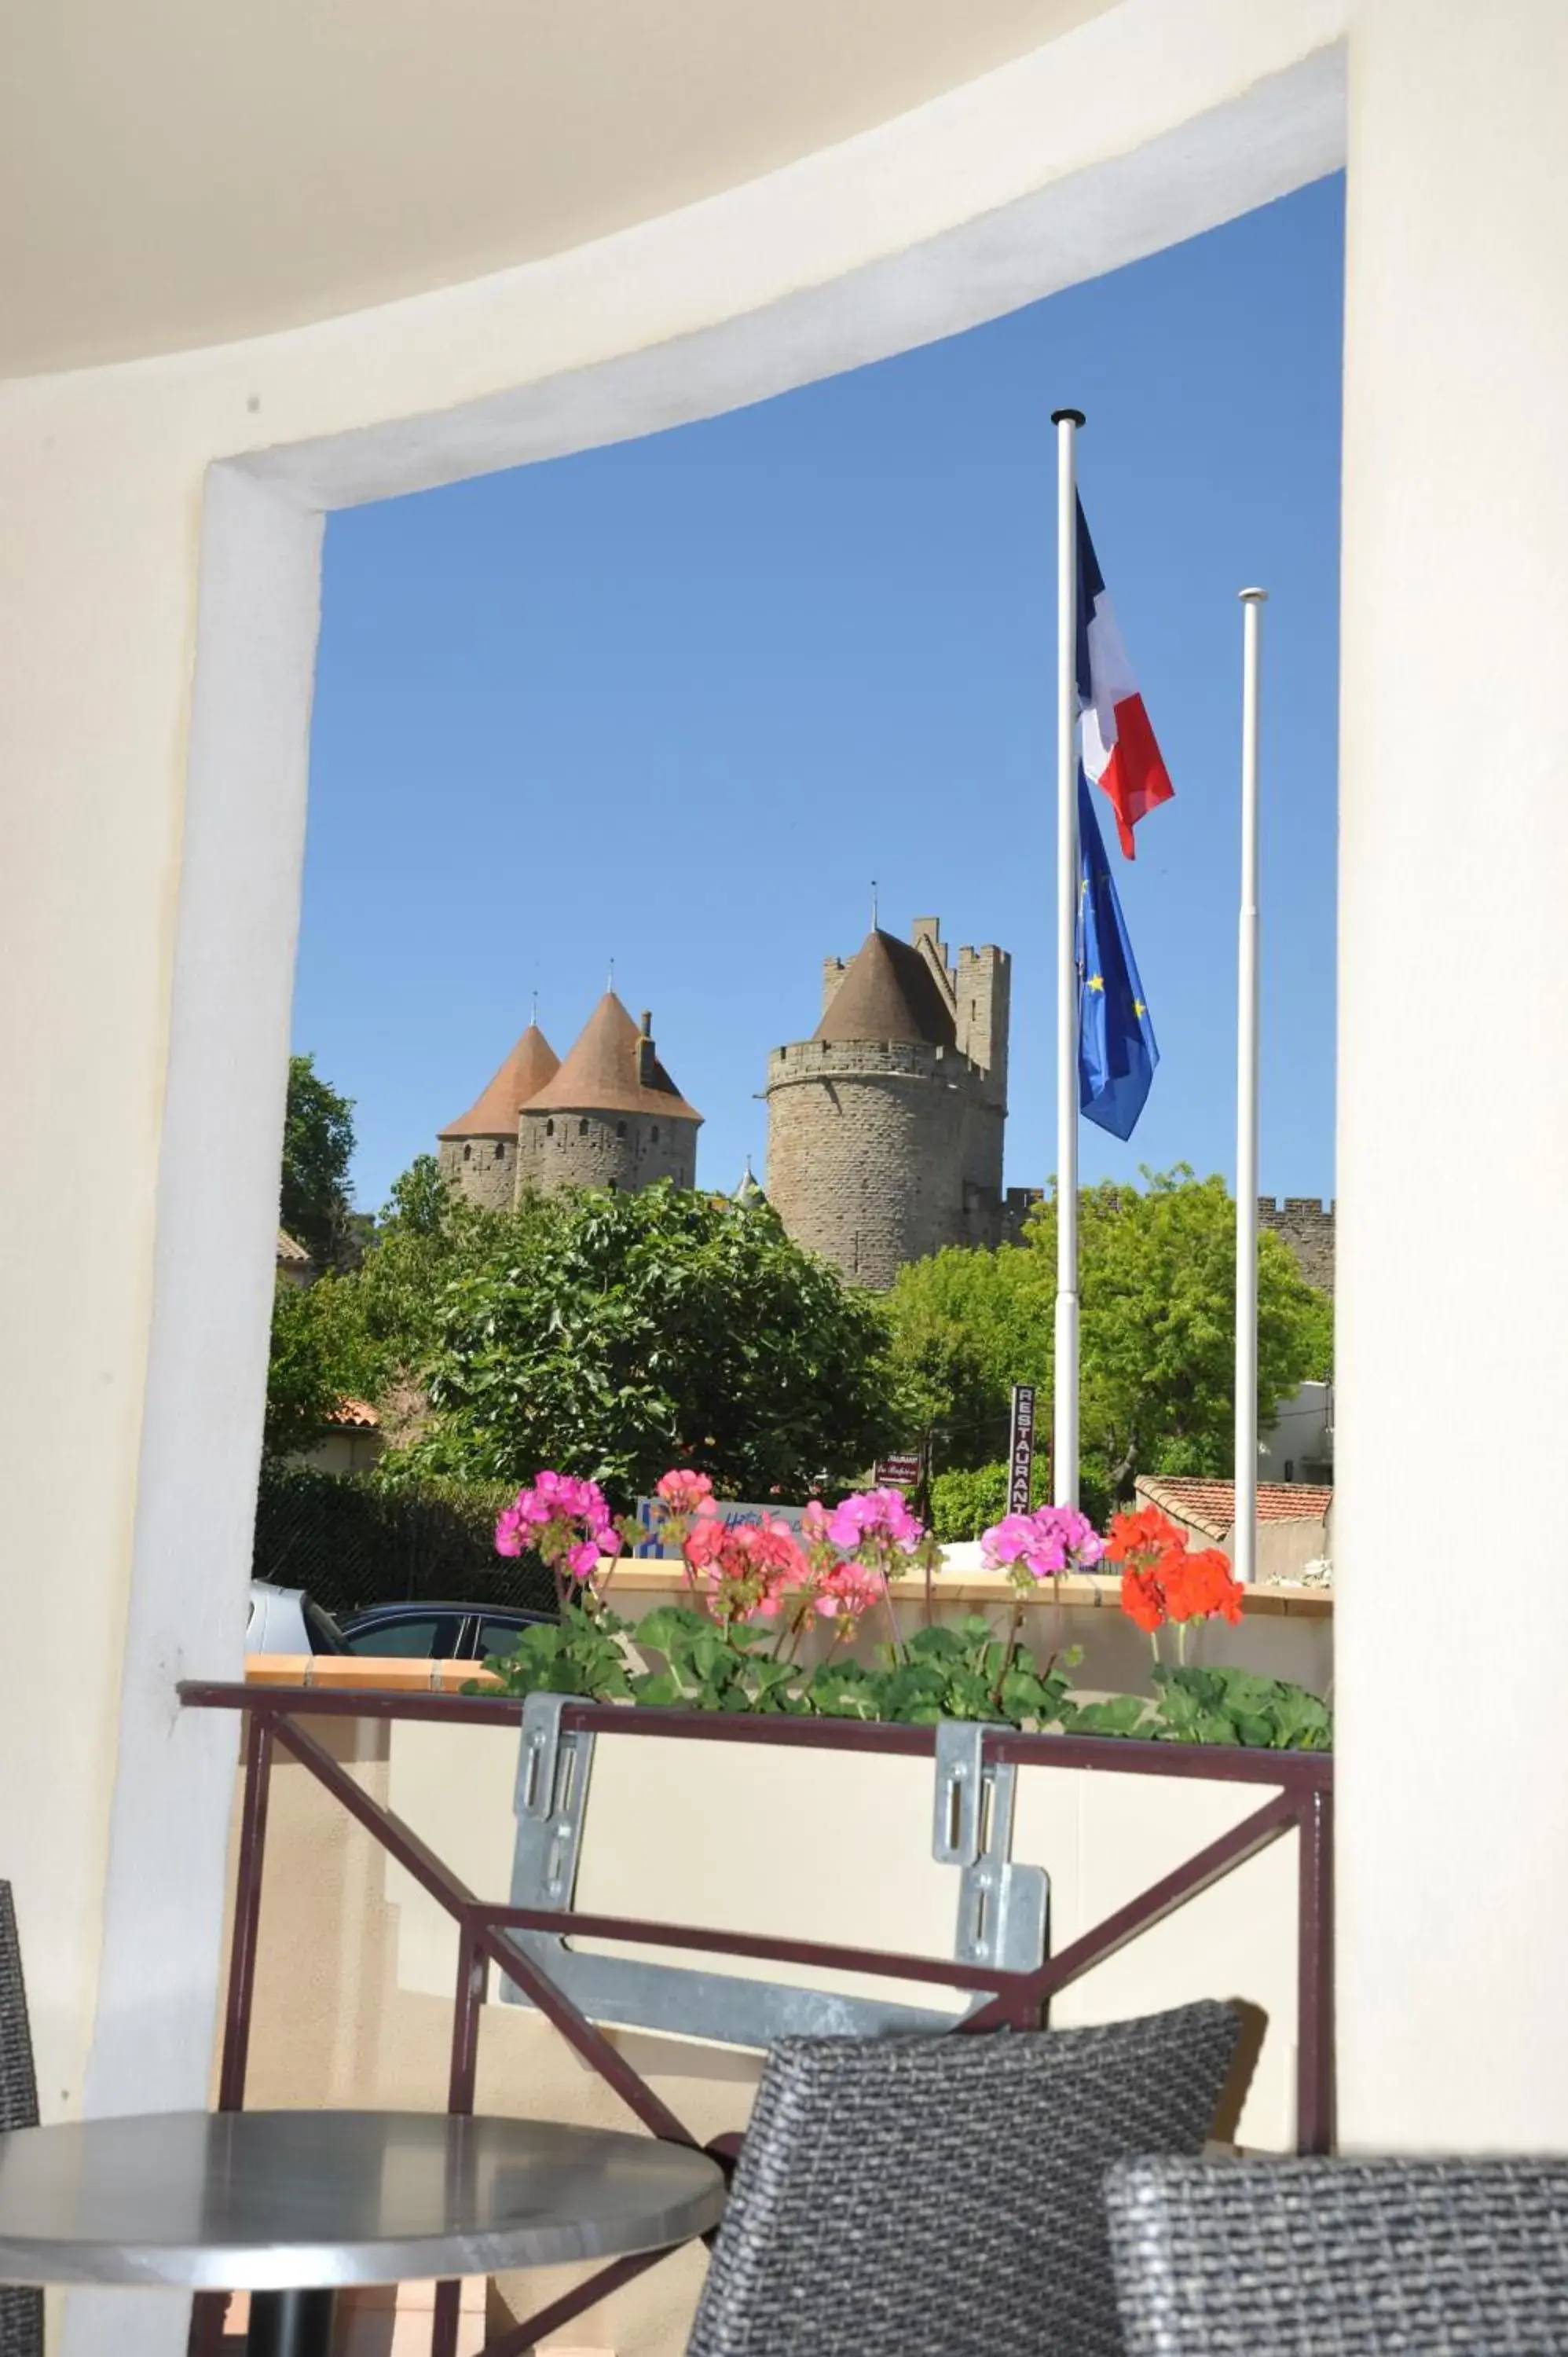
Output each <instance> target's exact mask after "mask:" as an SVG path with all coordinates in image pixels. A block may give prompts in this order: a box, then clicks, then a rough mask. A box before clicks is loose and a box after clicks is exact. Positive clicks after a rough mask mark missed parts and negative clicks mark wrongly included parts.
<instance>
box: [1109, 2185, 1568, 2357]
mask: <svg viewBox="0 0 1568 2357" xmlns="http://www.w3.org/2000/svg"><path fill="white" fill-rule="evenodd" d="M1107 2200H1108V2203H1109V2208H1110V2218H1111V2241H1112V2251H1113V2254H1114V2258H1115V2267H1116V2279H1117V2287H1118V2292H1119V2295H1120V2298H1121V2304H1122V2323H1123V2326H1124V2328H1125V2331H1126V2342H1127V2350H1128V2352H1129V2357H1412V2352H1420V2357H1498V2352H1502V2351H1504V2350H1506V2351H1507V2352H1508V2357H1561V2352H1563V2350H1568V2160H1533V2159H1530V2160H1502V2159H1499V2160H1254V2161H1219V2162H1209V2161H1201V2160H1199V2161H1187V2160H1139V2161H1134V2162H1132V2163H1130V2164H1128V2165H1126V2166H1124V2167H1122V2168H1120V2169H1115V2170H1113V2171H1112V2176H1111V2179H1110V2180H1109V2184H1108V2187H1107Z"/></svg>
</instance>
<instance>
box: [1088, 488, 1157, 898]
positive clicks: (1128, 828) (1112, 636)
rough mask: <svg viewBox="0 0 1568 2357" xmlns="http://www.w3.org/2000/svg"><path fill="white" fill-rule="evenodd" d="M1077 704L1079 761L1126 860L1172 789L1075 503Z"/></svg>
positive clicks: (1098, 563)
mask: <svg viewBox="0 0 1568 2357" xmlns="http://www.w3.org/2000/svg"><path fill="white" fill-rule="evenodd" d="M1078 709H1079V717H1080V718H1081V720H1082V723H1083V766H1084V768H1085V769H1086V770H1088V772H1089V774H1090V777H1091V778H1092V779H1093V780H1094V782H1095V784H1096V785H1097V786H1098V787H1099V788H1100V790H1101V792H1102V793H1105V794H1108V795H1109V796H1110V798H1111V805H1112V809H1113V810H1114V811H1115V813H1116V832H1117V834H1119V835H1120V836H1121V838H1122V852H1123V855H1124V856H1126V857H1127V858H1128V859H1131V858H1133V856H1134V854H1133V828H1134V827H1135V826H1136V825H1137V823H1138V821H1139V820H1140V819H1141V818H1142V817H1143V816H1144V813H1146V812H1148V811H1152V810H1155V809H1156V808H1157V807H1158V805H1159V804H1160V803H1161V802H1169V801H1170V799H1171V796H1172V795H1173V794H1174V793H1175V791H1176V788H1175V787H1174V786H1173V785H1172V783H1171V781H1170V777H1169V774H1168V772H1167V770H1166V769H1165V762H1164V760H1163V759H1161V756H1160V748H1159V747H1158V746H1157V745H1156V744H1155V732H1154V730H1153V729H1152V728H1151V727H1150V726H1149V716H1148V714H1147V713H1146V712H1145V711H1144V699H1143V697H1142V696H1141V695H1140V694H1139V693H1138V683H1137V681H1136V680H1135V679H1134V678H1133V666H1132V664H1131V663H1130V662H1128V660H1127V650H1126V648H1125V647H1124V646H1123V645H1122V633H1121V631H1120V630H1118V629H1117V627H1116V617H1115V615H1114V613H1113V612H1112V608H1111V599H1110V597H1109V596H1108V595H1107V592H1106V587H1105V576H1104V575H1103V574H1102V573H1101V570H1100V559H1099V558H1098V557H1097V556H1096V554H1094V543H1093V542H1092V541H1091V540H1090V536H1089V525H1088V523H1087V522H1086V521H1085V519H1084V513H1083V501H1082V500H1079V502H1078Z"/></svg>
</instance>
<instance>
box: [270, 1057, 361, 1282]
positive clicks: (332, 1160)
mask: <svg viewBox="0 0 1568 2357" xmlns="http://www.w3.org/2000/svg"><path fill="white" fill-rule="evenodd" d="M353 1153H354V1107H353V1104H352V1102H351V1100H350V1099H349V1098H348V1097H345V1096H339V1094H338V1091H337V1090H336V1089H335V1088H332V1087H329V1086H328V1082H326V1081H324V1080H323V1079H322V1078H321V1076H320V1074H319V1073H318V1072H317V1069H316V1060H315V1058H314V1057H313V1056H291V1057H290V1058H289V1060H288V1103H287V1108H286V1110H285V1114H284V1131H283V1184H282V1188H281V1190H280V1195H279V1212H278V1216H279V1218H280V1219H281V1220H282V1222H283V1224H284V1226H285V1228H286V1229H287V1230H288V1232H289V1234H290V1235H291V1236H293V1237H295V1239H296V1241H297V1242H298V1243H302V1244H303V1245H304V1246H305V1249H306V1252H307V1253H308V1254H310V1257H311V1259H312V1260H313V1261H314V1262H315V1263H316V1265H317V1268H318V1269H322V1270H325V1269H332V1268H339V1267H342V1266H344V1265H347V1264H348V1263H349V1261H350V1260H351V1259H352V1258H353V1256H354V1255H353V1251H352V1240H353V1224H352V1223H353V1218H354V1214H353V1211H352V1210H351V1208H350V1206H349V1162H350V1161H351V1160H352V1158H353Z"/></svg>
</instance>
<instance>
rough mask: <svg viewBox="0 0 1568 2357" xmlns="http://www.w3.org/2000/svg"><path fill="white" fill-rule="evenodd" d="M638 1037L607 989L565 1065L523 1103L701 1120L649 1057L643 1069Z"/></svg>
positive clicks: (533, 1107) (539, 1108) (540, 1109)
mask: <svg viewBox="0 0 1568 2357" xmlns="http://www.w3.org/2000/svg"><path fill="white" fill-rule="evenodd" d="M643 1039H644V1034H643V1033H642V1032H640V1031H639V1029H638V1028H637V1026H636V1024H635V1023H634V1022H633V1021H632V1019H631V1017H630V1016H629V1015H628V1013H627V1011H626V1008H625V1007H624V1006H622V1005H621V1003H620V1000H619V999H618V997H617V996H616V995H615V993H614V991H613V990H607V991H606V993H605V995H604V996H603V997H602V998H601V999H600V1001H599V1003H598V1005H597V1006H596V1007H595V1009H594V1011H593V1013H592V1014H591V1015H590V1016H589V1017H588V1019H587V1021H586V1023H585V1025H584V1026H583V1028H582V1030H581V1032H580V1033H579V1034H578V1036H577V1039H576V1041H575V1045H574V1046H573V1047H572V1049H570V1051H569V1052H568V1054H567V1057H566V1060H565V1062H564V1064H563V1065H562V1066H561V1067H560V1070H559V1071H557V1072H556V1073H555V1074H554V1076H553V1079H551V1080H550V1081H548V1082H546V1083H545V1085H544V1087H543V1088H542V1089H541V1090H540V1091H539V1092H538V1094H537V1095H536V1096H535V1097H533V1098H532V1099H531V1101H530V1103H529V1111H530V1112H531V1113H652V1114H663V1115H664V1117H665V1119H666V1120H669V1121H701V1120H702V1118H703V1116H702V1114H700V1113H699V1112H698V1111H697V1109H696V1107H695V1105H690V1104H688V1103H686V1100H685V1098H684V1097H683V1096H682V1094H681V1092H680V1090H679V1089H678V1088H677V1087H676V1086H675V1083H674V1082H673V1081H672V1080H671V1077H670V1075H669V1073H668V1072H667V1071H665V1069H664V1067H663V1065H662V1064H661V1063H660V1061H659V1059H658V1057H657V1056H656V1055H654V1054H653V1053H652V1045H653V1043H652V1041H651V1039H650V1040H649V1041H648V1046H649V1050H650V1053H649V1057H648V1060H647V1066H646V1069H645V1067H644V1061H643V1056H642V1047H643Z"/></svg>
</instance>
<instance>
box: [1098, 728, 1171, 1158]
mask: <svg viewBox="0 0 1568 2357" xmlns="http://www.w3.org/2000/svg"><path fill="white" fill-rule="evenodd" d="M1159 1060H1160V1051H1159V1049H1158V1048H1157V1047H1156V1046H1155V1027H1154V1025H1153V1024H1152V1023H1151V1022H1150V1020H1149V1010H1148V1008H1147V1006H1145V1005H1144V985H1143V984H1142V983H1141V982H1140V981H1139V979H1138V968H1137V963H1136V961H1135V960H1134V958H1133V944H1132V942H1130V941H1129V940H1128V939H1127V928H1126V925H1125V924H1124V923H1123V921H1122V903H1121V902H1120V900H1118V899H1117V898H1116V887H1115V884H1114V883H1113V881H1112V875H1111V867H1110V864H1109V862H1108V861H1107V859H1106V856H1105V845H1104V844H1103V843H1102V842H1101V838H1100V825H1099V822H1098V820H1097V819H1096V818H1095V815H1094V798H1093V796H1092V795H1091V794H1090V791H1089V780H1088V779H1087V778H1086V777H1085V776H1084V773H1083V771H1082V770H1081V769H1079V773H1078V1103H1079V1111H1080V1112H1081V1113H1083V1114H1087V1115H1088V1117H1089V1119H1090V1121H1092V1122H1098V1123H1099V1125H1100V1126H1101V1129H1108V1130H1109V1131H1110V1132H1111V1134H1112V1136H1113V1137H1131V1136H1132V1135H1133V1130H1134V1129H1135V1128H1136V1126H1137V1122H1138V1115H1139V1114H1141V1113H1142V1112H1143V1110H1144V1099H1145V1098H1146V1097H1147V1095H1148V1093H1149V1083H1150V1082H1151V1081H1152V1080H1153V1079H1154V1077H1155V1065H1156V1064H1157V1063H1158V1062H1159Z"/></svg>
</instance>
